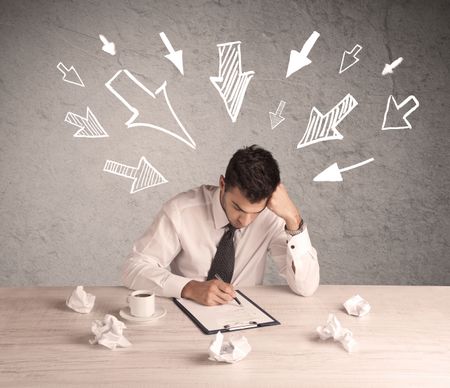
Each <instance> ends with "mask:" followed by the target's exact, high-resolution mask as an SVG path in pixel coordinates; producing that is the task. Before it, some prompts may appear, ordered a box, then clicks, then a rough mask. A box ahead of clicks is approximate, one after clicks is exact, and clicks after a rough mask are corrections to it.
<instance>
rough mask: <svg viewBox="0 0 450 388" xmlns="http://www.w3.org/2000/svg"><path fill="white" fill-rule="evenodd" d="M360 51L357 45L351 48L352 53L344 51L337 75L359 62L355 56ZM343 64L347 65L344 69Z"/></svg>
mask: <svg viewBox="0 0 450 388" xmlns="http://www.w3.org/2000/svg"><path fill="white" fill-rule="evenodd" d="M361 49H362V47H361V46H360V45H359V44H357V45H355V47H353V49H352V51H344V54H342V60H341V67H340V69H339V74H342V73H343V72H344V71H345V70H347V69H350V68H351V67H352V66H353V65H354V64H355V63H357V62H359V58H356V55H357V54H358V53H359V52H360V51H361ZM347 58H348V59H347ZM345 62H347V65H346V66H345V67H344V63H345Z"/></svg>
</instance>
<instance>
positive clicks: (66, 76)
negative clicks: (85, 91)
mask: <svg viewBox="0 0 450 388" xmlns="http://www.w3.org/2000/svg"><path fill="white" fill-rule="evenodd" d="M56 68H57V69H58V70H59V71H60V72H61V73H63V81H64V82H68V83H70V84H74V85H78V86H81V87H83V88H84V83H83V81H82V80H81V78H80V76H79V75H78V73H77V71H76V70H75V68H74V67H73V66H70V68H67V67H66V66H64V64H63V63H62V62H59V63H58V65H57V66H56Z"/></svg>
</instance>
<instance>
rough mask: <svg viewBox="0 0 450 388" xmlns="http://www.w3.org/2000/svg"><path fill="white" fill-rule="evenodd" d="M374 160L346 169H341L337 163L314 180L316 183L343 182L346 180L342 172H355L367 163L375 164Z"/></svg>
mask: <svg viewBox="0 0 450 388" xmlns="http://www.w3.org/2000/svg"><path fill="white" fill-rule="evenodd" d="M374 160H375V159H374V158H370V159H367V160H365V161H364V162H360V163H357V164H354V165H352V166H349V167H345V168H339V167H338V165H337V163H333V164H332V165H331V166H330V167H327V168H326V169H325V170H323V171H322V172H321V173H320V174H318V175H317V176H316V177H315V178H314V179H313V180H314V182H342V181H343V180H344V179H343V178H342V175H341V172H344V171H349V170H353V169H354V168H357V167H361V166H363V165H365V164H367V163H370V162H373V161H374Z"/></svg>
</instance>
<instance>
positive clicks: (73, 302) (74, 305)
mask: <svg viewBox="0 0 450 388" xmlns="http://www.w3.org/2000/svg"><path fill="white" fill-rule="evenodd" d="M94 302H95V296H94V295H92V294H88V293H87V292H86V291H84V289H83V286H78V287H77V288H76V289H75V290H73V292H72V295H70V297H69V298H68V299H67V300H66V305H67V307H70V308H71V309H72V310H74V311H76V312H79V313H82V314H87V313H90V312H91V310H92V308H93V307H94Z"/></svg>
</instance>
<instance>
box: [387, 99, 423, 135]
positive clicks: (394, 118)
mask: <svg viewBox="0 0 450 388" xmlns="http://www.w3.org/2000/svg"><path fill="white" fill-rule="evenodd" d="M410 101H412V102H413V104H412V105H411V104H410V105H411V107H410V108H409V110H407V111H406V112H405V113H404V114H403V115H402V116H401V117H400V115H401V112H402V110H403V111H404V110H405V109H407V108H405V109H404V107H405V105H406V104H408V103H409V102H410ZM419 105H420V104H419V100H418V99H417V98H416V97H414V96H408V97H407V98H405V99H404V100H403V102H402V103H401V104H397V101H395V98H394V96H392V95H390V96H389V98H388V102H387V105H386V110H385V112H384V119H383V125H382V126H381V129H382V130H383V131H386V130H388V129H411V128H412V126H411V123H410V122H409V121H408V119H407V117H408V116H409V115H410V114H411V113H412V112H414V111H415V110H416V109H417V108H418V107H419ZM392 106H393V107H394V109H392V110H393V112H394V113H391V114H389V121H390V122H391V123H394V122H395V123H397V125H393V124H390V125H387V124H386V121H387V117H388V113H389V108H390V107H392Z"/></svg>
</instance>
